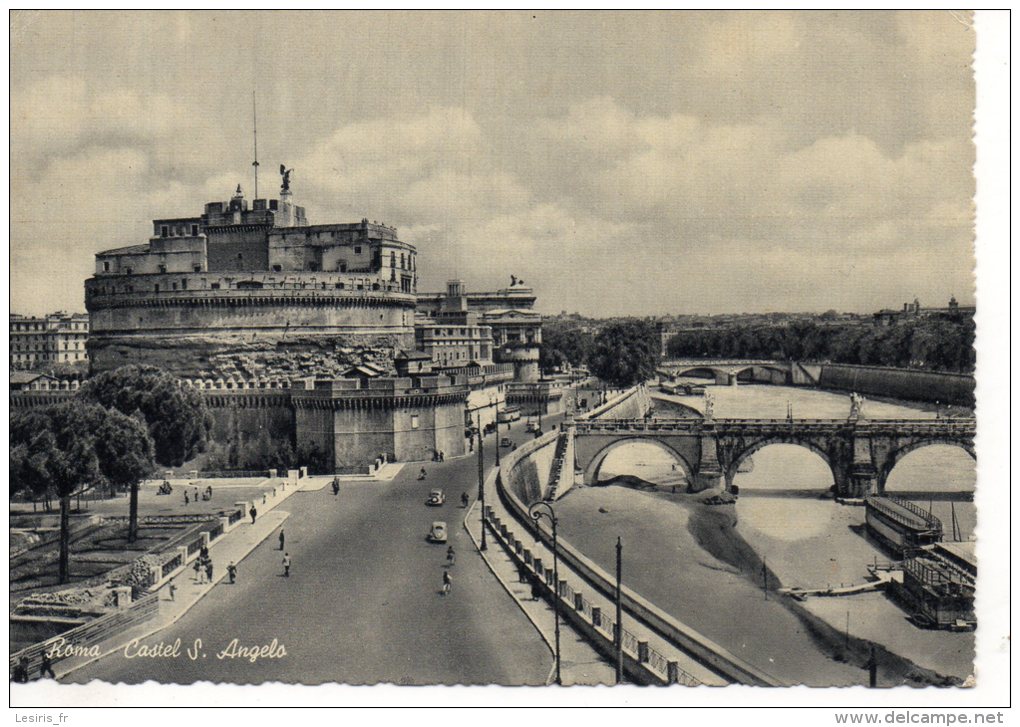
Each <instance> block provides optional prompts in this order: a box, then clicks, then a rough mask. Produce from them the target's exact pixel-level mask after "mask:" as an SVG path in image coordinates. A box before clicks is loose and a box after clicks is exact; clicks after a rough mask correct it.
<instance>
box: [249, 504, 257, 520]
mask: <svg viewBox="0 0 1020 727" xmlns="http://www.w3.org/2000/svg"><path fill="white" fill-rule="evenodd" d="M248 514H249V515H251V524H252V525H254V524H255V516H256V515H258V514H259V511H258V510H256V509H255V505H252V506H251V510H249V511H248Z"/></svg>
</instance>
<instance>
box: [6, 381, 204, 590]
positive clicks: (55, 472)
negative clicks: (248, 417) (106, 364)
mask: <svg viewBox="0 0 1020 727" xmlns="http://www.w3.org/2000/svg"><path fill="white" fill-rule="evenodd" d="M211 425H212V419H211V417H210V415H209V413H208V411H207V410H206V407H205V402H204V400H203V399H202V398H201V396H200V395H199V394H198V392H196V391H193V390H191V389H184V388H181V387H180V386H178V385H177V382H176V380H175V379H174V378H173V377H172V376H170V375H168V374H166V373H164V372H162V371H160V370H159V369H156V368H153V367H140V366H127V367H124V368H121V369H117V370H115V371H111V372H106V373H103V374H99V375H98V376H95V377H93V378H92V379H89V380H88V381H87V382H86V384H85V385H84V386H82V388H81V389H80V390H79V392H78V394H77V395H76V397H75V398H74V399H72V400H71V401H68V402H66V403H62V404H57V405H54V406H49V407H42V408H39V409H31V410H28V411H24V412H15V413H14V414H13V415H12V416H11V422H10V435H9V444H10V447H9V452H10V455H9V456H10V475H11V487H10V495H11V497H14V496H16V495H25V496H28V497H31V498H33V499H42V500H45V501H46V502H47V503H48V502H49V501H50V500H51V499H57V500H59V503H60V556H59V576H60V582H61V583H65V582H66V581H67V578H68V561H69V550H70V549H69V541H70V512H71V498H72V497H73V496H74V494H75V493H76V492H79V491H81V490H83V489H86V488H89V487H95V488H109V489H127V490H128V491H129V492H130V505H129V519H128V520H129V521H128V539H129V540H134V539H136V538H137V537H138V486H139V483H140V482H141V481H142V480H143V479H145V478H146V477H148V476H150V475H151V474H152V473H153V471H154V470H155V468H156V466H157V465H162V466H165V467H176V466H179V465H181V464H183V463H184V462H185V461H187V460H189V459H191V458H192V457H194V456H195V455H197V454H198V453H199V452H201V451H202V450H203V449H204V448H205V446H206V443H207V441H208V436H209V431H210V428H211Z"/></svg>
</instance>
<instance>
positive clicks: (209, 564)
mask: <svg viewBox="0 0 1020 727" xmlns="http://www.w3.org/2000/svg"><path fill="white" fill-rule="evenodd" d="M212 574H213V567H212V560H211V559H210V560H207V561H206V562H205V576H206V578H208V579H209V582H210V583H212V582H213V577H212Z"/></svg>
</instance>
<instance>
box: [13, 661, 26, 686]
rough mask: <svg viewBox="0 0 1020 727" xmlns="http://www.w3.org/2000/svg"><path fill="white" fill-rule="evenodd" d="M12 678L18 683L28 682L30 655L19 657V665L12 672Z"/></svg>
mask: <svg viewBox="0 0 1020 727" xmlns="http://www.w3.org/2000/svg"><path fill="white" fill-rule="evenodd" d="M11 680H12V681H15V682H17V683H18V684H28V657H27V656H23V657H21V658H20V659H18V663H17V665H16V666H15V667H14V670H13V671H12V673H11Z"/></svg>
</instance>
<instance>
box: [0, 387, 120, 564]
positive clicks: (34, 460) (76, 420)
mask: <svg viewBox="0 0 1020 727" xmlns="http://www.w3.org/2000/svg"><path fill="white" fill-rule="evenodd" d="M85 409H87V407H86V406H85V405H83V404H82V403H81V402H78V401H71V402H68V403H65V404H60V405H57V406H52V407H46V408H44V409H40V410H36V411H33V412H29V413H28V414H26V415H19V416H16V417H15V418H14V421H13V422H12V424H11V435H10V436H11V445H12V446H13V447H15V448H22V447H23V449H19V451H20V452H22V453H23V458H22V460H21V463H22V466H21V468H20V469H19V474H20V475H21V476H27V477H29V478H30V481H32V480H33V478H45V480H46V482H47V483H48V485H47V489H49V490H50V491H52V492H53V494H54V495H55V496H56V497H57V498H59V500H60V556H59V560H58V572H59V580H60V582H61V583H66V582H67V580H68V578H69V576H70V550H71V547H70V543H71V538H70V532H71V527H70V525H71V496H72V495H73V494H74V492H75V490H77V489H78V488H80V487H81V486H82V485H85V484H90V483H95V482H98V481H101V480H102V477H103V475H102V472H101V471H100V469H99V459H98V457H97V456H96V451H95V446H94V440H95V434H94V432H93V431H91V429H90V428H89V426H88V422H87V419H88V418H89V416H90V415H92V414H93V413H92V412H87V411H85ZM33 489H34V487H33Z"/></svg>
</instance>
